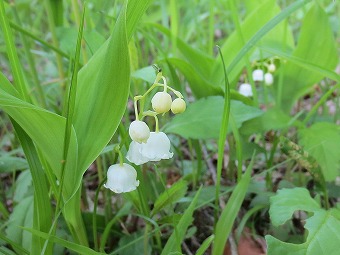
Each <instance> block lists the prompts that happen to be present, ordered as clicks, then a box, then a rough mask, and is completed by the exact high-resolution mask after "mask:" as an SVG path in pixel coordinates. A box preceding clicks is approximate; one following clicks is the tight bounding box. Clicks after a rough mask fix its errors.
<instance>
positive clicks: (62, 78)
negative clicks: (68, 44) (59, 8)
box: [44, 0, 66, 90]
mask: <svg viewBox="0 0 340 255" xmlns="http://www.w3.org/2000/svg"><path fill="white" fill-rule="evenodd" d="M44 4H45V9H46V14H47V21H48V26H49V29H50V31H51V35H52V44H53V45H54V47H56V48H59V42H58V38H57V33H56V23H55V20H54V16H55V15H54V11H53V7H52V1H50V0H44ZM55 56H56V61H57V68H58V72H59V79H60V85H61V88H62V89H63V90H64V89H65V86H66V85H65V72H64V67H63V60H62V58H61V56H60V55H59V54H55Z"/></svg>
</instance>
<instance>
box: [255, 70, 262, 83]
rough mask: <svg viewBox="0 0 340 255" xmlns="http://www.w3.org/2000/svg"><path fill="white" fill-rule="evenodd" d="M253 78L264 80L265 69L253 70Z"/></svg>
mask: <svg viewBox="0 0 340 255" xmlns="http://www.w3.org/2000/svg"><path fill="white" fill-rule="evenodd" d="M253 80H254V81H263V70H261V69H256V70H254V71H253Z"/></svg>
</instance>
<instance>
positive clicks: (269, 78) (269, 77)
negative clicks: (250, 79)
mask: <svg viewBox="0 0 340 255" xmlns="http://www.w3.org/2000/svg"><path fill="white" fill-rule="evenodd" d="M273 83H274V77H273V75H272V74H271V73H266V74H265V75H264V84H266V85H267V86H270V85H272V84H273Z"/></svg>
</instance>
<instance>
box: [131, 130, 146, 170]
mask: <svg viewBox="0 0 340 255" xmlns="http://www.w3.org/2000/svg"><path fill="white" fill-rule="evenodd" d="M151 133H152V132H151ZM142 145H143V144H140V143H137V142H135V141H132V142H131V143H130V146H129V150H128V152H127V154H126V159H127V160H129V161H130V162H131V163H134V164H135V165H141V164H144V163H146V162H148V161H149V159H148V158H147V157H145V156H143V155H142V153H141V150H142Z"/></svg>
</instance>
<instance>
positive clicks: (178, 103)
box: [171, 98, 187, 114]
mask: <svg viewBox="0 0 340 255" xmlns="http://www.w3.org/2000/svg"><path fill="white" fill-rule="evenodd" d="M186 108H187V106H186V104H185V101H184V100H183V99H182V98H176V99H175V100H174V101H173V102H172V104H171V111H172V112H173V113H174V114H177V113H182V112H184V111H185V109H186Z"/></svg>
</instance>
